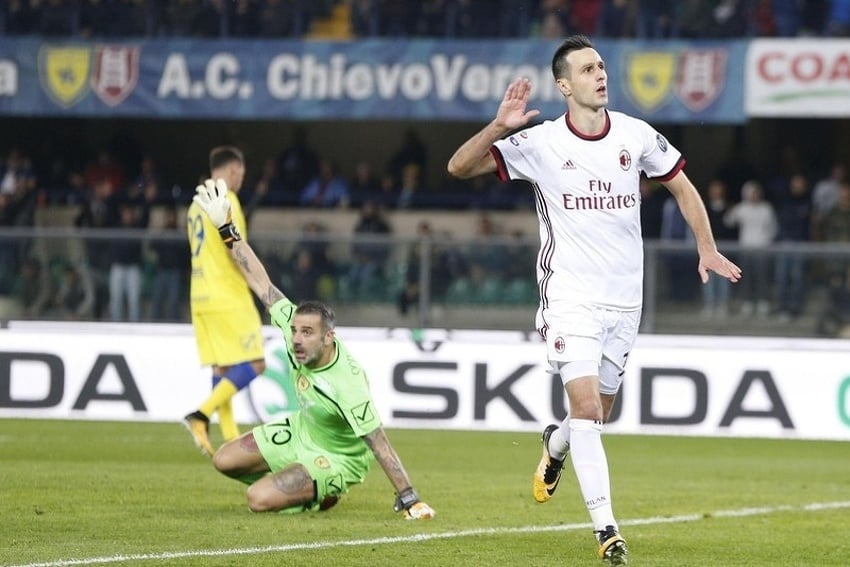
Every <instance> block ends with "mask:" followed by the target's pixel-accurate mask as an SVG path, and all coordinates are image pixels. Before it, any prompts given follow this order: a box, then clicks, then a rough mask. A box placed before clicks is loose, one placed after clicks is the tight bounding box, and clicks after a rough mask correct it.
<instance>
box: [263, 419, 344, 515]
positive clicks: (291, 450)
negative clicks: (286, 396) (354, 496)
mask: <svg viewBox="0 0 850 567" xmlns="http://www.w3.org/2000/svg"><path fill="white" fill-rule="evenodd" d="M298 424H299V420H298V416H297V413H296V414H294V415H292V416H290V417H289V418H287V419H285V420H283V421H278V422H274V423H266V424H264V425H258V426H257V427H255V428H254V430H253V433H254V439H255V440H256V441H257V447H258V448H259V449H260V454H262V455H263V458H264V459H265V460H266V463H268V465H269V468H270V469H271V472H273V473H274V472H277V471H280V470H283V469H285V468H286V467H288V466H289V465H292V464H295V463H298V464H300V465H303V466H304V468H306V469H307V472H308V473H310V477H311V478H312V479H313V482H314V483H315V485H316V500H315V502H313V503H312V505H310V506H305V507H304V508H303V510H318V509H319V503H320V502H322V501H324V499H325V498H326V497H328V496H339V495H340V494H344V493H346V492H348V487H349V484H350V482H348V481H346V478H347V476H348V475H347V474H346V473H347V470H346V468H345V467H344V466H343V464H342V461H344V459H345V457H343V456H340V455H333V454H331V453H328V452H327V451H325V450H323V449H321V448H319V447H316V446H314V445H313V444H311V443H307V442H305V441H304V440H303V439H302V438H301V437H300V436H299V435H297V434H296V431H295V430H294V429H295V428H296V427H297V425H298ZM286 511H292V512H300V511H302V508H301V507H298V508H289V509H287V510H286Z"/></svg>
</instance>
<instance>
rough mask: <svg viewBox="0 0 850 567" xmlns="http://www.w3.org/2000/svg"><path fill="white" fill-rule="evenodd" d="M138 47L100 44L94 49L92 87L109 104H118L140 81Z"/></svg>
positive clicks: (139, 50) (139, 51)
mask: <svg viewBox="0 0 850 567" xmlns="http://www.w3.org/2000/svg"><path fill="white" fill-rule="evenodd" d="M140 53H141V49H140V48H138V47H127V46H124V45H98V46H97V47H95V50H94V68H93V69H92V75H91V88H92V91H93V92H94V94H96V95H97V97H98V98H99V99H100V100H102V101H103V102H104V103H105V104H107V105H109V106H117V105H119V104H121V102H122V101H123V100H124V99H125V98H127V97H128V96H129V95H130V93H132V92H133V89H135V88H136V83H138V82H139V55H140Z"/></svg>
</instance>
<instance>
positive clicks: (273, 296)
mask: <svg viewBox="0 0 850 567" xmlns="http://www.w3.org/2000/svg"><path fill="white" fill-rule="evenodd" d="M284 297H285V296H284V295H283V292H282V291H280V290H279V289H277V288H276V287H275V286H273V285H270V286H269V289H267V290H266V293H265V294H264V296H263V297H261V298H260V299H261V300H262V302H263V303H264V304H266V305H267V306H270V305H274V304H275V303H277V302H278V301H280V300H281V299H283V298H284Z"/></svg>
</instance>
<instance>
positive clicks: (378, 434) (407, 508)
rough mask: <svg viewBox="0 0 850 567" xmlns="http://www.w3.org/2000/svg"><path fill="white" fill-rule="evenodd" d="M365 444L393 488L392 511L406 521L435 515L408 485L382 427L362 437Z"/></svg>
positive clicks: (402, 469) (402, 466) (404, 472)
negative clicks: (393, 500) (398, 513)
mask: <svg viewBox="0 0 850 567" xmlns="http://www.w3.org/2000/svg"><path fill="white" fill-rule="evenodd" d="M363 440H364V441H366V444H367V445H368V446H369V448H370V449H371V450H372V454H374V455H375V458H376V459H377V460H378V462H379V463H380V464H381V468H382V469H384V473H386V475H387V478H388V479H390V483H391V484H392V485H393V488H395V493H396V499H395V504H393V511H395V512H404V518H405V519H407V520H428V519H431V518H433V517H434V516H435V515H436V512H434V509H433V508H431V507H430V506H429V505H428V504H426V503H425V502H422V501H421V500H419V495H418V494H417V493H416V491H415V490H413V486H412V485H411V484H410V477H408V476H407V471H405V470H404V465H402V464H401V459H399V458H398V455H397V454H396V452H395V449H393V446H392V445H390V440H389V439H387V434H386V433H385V432H384V429H383V428H382V427H379V428H378V429H376V430H375V431H373V432H371V433H368V434H367V435H365V436H364V437H363Z"/></svg>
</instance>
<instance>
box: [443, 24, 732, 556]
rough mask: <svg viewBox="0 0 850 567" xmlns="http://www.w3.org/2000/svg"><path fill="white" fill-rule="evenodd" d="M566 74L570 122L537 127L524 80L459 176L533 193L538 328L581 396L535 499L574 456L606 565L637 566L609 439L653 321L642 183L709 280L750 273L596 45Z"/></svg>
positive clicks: (473, 143) (568, 55) (459, 162)
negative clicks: (619, 512) (624, 108)
mask: <svg viewBox="0 0 850 567" xmlns="http://www.w3.org/2000/svg"><path fill="white" fill-rule="evenodd" d="M552 73H553V74H554V76H555V82H556V83H557V86H558V89H559V90H560V92H561V94H562V95H563V96H564V98H565V99H566V103H567V112H566V113H565V114H564V115H562V116H559V117H558V118H556V119H555V120H546V121H544V122H542V123H540V124H537V125H534V126H530V127H527V126H528V124H529V122H530V121H531V120H532V119H533V118H535V117H536V116H537V115H538V114H539V111H538V110H528V109H527V104H528V100H529V97H530V94H531V83H530V82H529V81H528V80H527V79H517V80H515V81H513V82H512V83H511V84H510V85H509V86H508V88H507V90H506V91H505V96H504V98H503V99H502V102H501V104H500V105H499V108H498V110H497V112H496V116H495V118H494V120H493V121H492V122H490V123H489V124H488V125H487V126H485V127H484V128H483V129H482V130H481V131H480V132H478V133H477V134H475V135H474V136H473V137H472V138H470V139H469V140H467V141H466V142H465V143H464V144H463V145H462V146H461V147H460V148H458V150H457V151H456V152H455V154H454V155H453V156H452V158H451V159H450V160H449V164H448V170H449V173H450V174H452V175H454V176H456V177H459V178H469V177H473V176H476V175H481V174H485V173H496V174H497V175H498V176H499V177H500V178H501V179H502V180H505V181H506V180H509V179H523V180H526V181H529V182H530V183H531V184H532V188H533V191H534V195H535V200H536V208H537V216H538V220H539V224H540V250H539V253H538V256H537V285H538V291H539V294H540V306H539V308H538V311H537V317H536V326H537V329H538V331H539V332H540V334H541V336H542V337H543V338H544V339H545V340H546V350H547V358H548V364H549V368H550V372H552V373H553V374H558V375H560V377H561V380H562V382H563V383H564V388H565V390H566V393H567V396H568V399H569V415H568V416H567V418H566V419H564V421H563V422H562V423H561V424H560V425H558V424H552V425H549V426H547V427H546V428H545V430H544V431H543V439H542V440H543V456H542V458H541V460H540V463H539V465H538V467H537V470H536V471H535V473H534V480H533V495H534V498H535V500H537V501H538V502H546V501H547V500H549V498H550V497H551V496H552V494H553V493H554V492H555V489H556V488H557V486H558V481H559V480H560V476H561V468H562V466H563V463H564V460H565V459H566V456H567V453H569V454H570V455H571V458H572V463H573V469H574V470H575V474H576V477H577V479H578V483H579V487H580V489H581V493H582V496H583V497H584V501H585V504H586V506H587V509H588V511H589V513H590V517H591V520H592V522H593V526H594V533H595V535H596V539H597V542H598V544H599V550H598V554H599V558H600V559H602V560H603V561H605V562H606V563H607V564H610V565H627V564H628V549H627V547H626V543H625V540H624V539H623V538H622V536H620V534H619V529H618V525H617V521H616V520H615V518H614V512H613V509H612V504H611V488H610V481H609V474H608V462H607V458H606V456H605V450H604V448H603V446H602V437H601V434H602V424H603V423H604V422H605V421H606V420H607V419H608V417H609V415H610V412H611V407H612V406H613V403H614V399H615V396H616V395H617V391H618V390H619V388H620V384H621V382H622V378H623V372H624V367H625V364H626V359H627V357H628V355H629V351H630V350H631V348H632V345H633V344H634V341H635V338H636V336H637V333H638V327H639V323H640V313H641V308H642V298H643V289H642V288H643V240H642V236H641V227H640V193H639V183H640V177H641V174H642V173H643V174H645V175H646V176H647V177H649V178H652V179H656V180H658V181H659V182H661V183H662V184H663V185H664V186H665V187H666V188H667V189H668V190H669V191H670V192H671V193H672V195H673V196H674V197H675V199H676V201H677V203H678V205H679V208H680V209H681V211H682V213H683V215H684V217H685V219H686V220H687V222H688V224H689V225H690V228H691V230H692V231H693V233H694V236H695V237H696V244H697V251H698V253H699V263H698V266H697V272H698V273H699V276H700V278H701V279H702V281H703V283H705V282H707V281H708V277H709V272H714V273H715V274H717V275H718V276H720V277H725V278H727V279H729V280H731V281H733V282H736V281H738V280H739V279H740V277H741V269H740V268H739V267H738V266H736V265H735V264H733V263H732V262H730V261H729V260H728V259H727V258H726V257H724V256H723V255H722V254H720V253H719V252H718V251H717V247H716V245H715V241H714V236H713V235H712V233H711V228H710V226H709V222H708V216H707V214H706V211H705V207H704V205H703V202H702V199H701V198H700V196H699V194H698V192H697V190H696V188H695V187H694V186H693V184H692V183H691V181H690V180H689V179H688V177H687V176H686V175H685V172H684V171H683V166H684V164H685V160H684V159H683V158H682V155H681V153H680V152H679V151H678V150H677V149H676V148H674V147H673V146H672V145H670V144H669V143H668V142H667V140H666V139H665V138H664V137H663V136H662V135H661V134H659V133H658V132H656V131H655V129H653V128H652V127H651V126H650V125H649V124H647V123H646V122H644V121H642V120H638V119H636V118H632V117H630V116H627V115H625V114H622V113H620V112H613V111H609V110H607V109H606V105H607V103H608V90H607V81H608V76H607V74H606V72H605V63H604V62H603V60H602V58H601V57H600V56H599V53H597V51H596V50H595V49H593V44H592V43H591V42H590V40H589V39H588V38H587V37H585V36H581V35H577V36H571V37H569V38H567V39H566V40H565V41H564V43H563V44H562V45H561V46H560V47H559V48H558V50H557V51H556V52H555V54H554V57H553V59H552ZM523 128H525V129H523ZM512 133H513V134H512Z"/></svg>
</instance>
